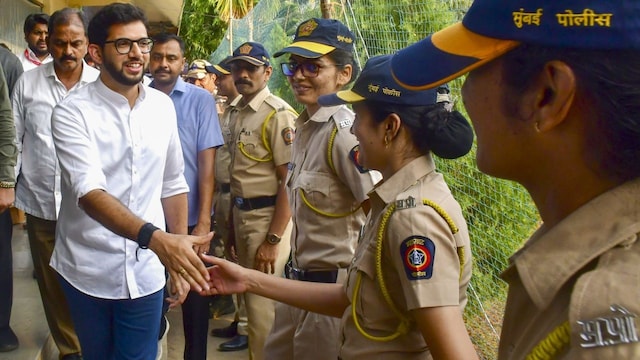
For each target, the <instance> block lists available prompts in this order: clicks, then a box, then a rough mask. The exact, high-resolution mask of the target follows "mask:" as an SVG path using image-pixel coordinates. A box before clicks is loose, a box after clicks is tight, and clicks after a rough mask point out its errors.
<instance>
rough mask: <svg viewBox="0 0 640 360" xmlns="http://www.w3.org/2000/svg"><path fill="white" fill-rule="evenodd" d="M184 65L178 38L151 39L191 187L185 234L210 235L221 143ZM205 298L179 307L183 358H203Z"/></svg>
mask: <svg viewBox="0 0 640 360" xmlns="http://www.w3.org/2000/svg"><path fill="white" fill-rule="evenodd" d="M184 65H185V58H184V42H183V41H182V39H181V38H180V37H178V36H177V35H173V34H160V35H158V36H156V37H155V38H154V46H153V49H152V51H151V59H150V63H149V70H150V72H151V75H153V82H152V83H151V87H153V88H156V89H158V90H160V91H162V92H164V93H166V94H167V95H169V97H171V100H173V104H174V106H175V108H176V113H177V116H178V133H179V135H180V142H181V143H182V153H183V156H184V165H185V168H184V176H185V178H186V180H187V183H188V184H189V194H188V196H187V199H188V206H189V214H188V217H189V223H188V225H189V233H190V234H193V235H204V234H208V233H209V232H210V231H211V215H212V202H213V189H214V158H215V151H216V148H217V147H219V146H221V145H222V144H223V143H224V140H223V138H222V132H221V131H220V123H219V121H218V113H217V111H216V103H215V101H214V99H213V98H212V97H211V94H210V93H208V92H207V91H206V90H204V89H201V88H199V87H197V86H195V85H191V84H188V83H186V82H184V81H183V80H182V78H181V77H180V75H181V74H182V71H183V70H184ZM195 250H196V252H197V253H208V252H209V246H208V245H207V246H196V247H195ZM209 300H210V299H209V298H208V297H202V296H200V295H198V294H197V293H195V292H190V293H189V295H188V296H187V299H186V300H185V302H184V303H183V304H182V318H183V326H184V335H185V349H184V358H185V359H193V360H201V359H206V355H207V333H208V330H209V329H208V327H209Z"/></svg>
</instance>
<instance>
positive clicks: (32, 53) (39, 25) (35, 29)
mask: <svg viewBox="0 0 640 360" xmlns="http://www.w3.org/2000/svg"><path fill="white" fill-rule="evenodd" d="M48 23H49V15H47V14H42V13H37V14H29V15H28V16H27V17H26V18H25V19H24V26H23V29H24V40H25V41H26V42H27V48H26V49H24V51H23V52H22V53H20V54H19V55H18V58H19V59H20V62H21V63H22V67H23V69H24V71H28V70H31V69H35V68H37V67H38V66H40V65H42V64H46V63H48V62H50V61H51V60H53V58H52V57H51V55H50V54H49V48H48V47H47V35H48Z"/></svg>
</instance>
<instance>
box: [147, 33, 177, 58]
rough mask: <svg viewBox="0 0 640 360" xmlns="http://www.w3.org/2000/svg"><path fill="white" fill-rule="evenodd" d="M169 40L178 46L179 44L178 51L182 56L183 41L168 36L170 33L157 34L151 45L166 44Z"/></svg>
mask: <svg viewBox="0 0 640 360" xmlns="http://www.w3.org/2000/svg"><path fill="white" fill-rule="evenodd" d="M171 40H175V41H177V42H178V44H180V51H181V52H182V56H184V41H183V40H182V38H181V37H180V36H178V35H175V34H170V33H160V34H157V35H155V36H154V37H153V44H154V45H159V44H166V43H168V42H169V41H171Z"/></svg>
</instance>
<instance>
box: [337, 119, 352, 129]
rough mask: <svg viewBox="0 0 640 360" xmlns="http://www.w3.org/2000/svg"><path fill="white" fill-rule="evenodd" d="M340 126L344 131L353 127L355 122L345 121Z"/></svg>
mask: <svg viewBox="0 0 640 360" xmlns="http://www.w3.org/2000/svg"><path fill="white" fill-rule="evenodd" d="M338 125H339V126H340V129H344V128H346V127H351V125H353V120H351V119H345V120H342V121H340V122H339V123H338Z"/></svg>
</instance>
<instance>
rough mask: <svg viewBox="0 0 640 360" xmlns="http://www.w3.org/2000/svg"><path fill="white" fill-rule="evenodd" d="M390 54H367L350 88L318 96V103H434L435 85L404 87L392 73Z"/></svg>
mask: <svg viewBox="0 0 640 360" xmlns="http://www.w3.org/2000/svg"><path fill="white" fill-rule="evenodd" d="M391 57H392V56H391V55H381V56H375V57H372V58H370V59H369V61H367V63H366V64H365V66H364V69H362V73H361V74H360V76H359V77H358V79H357V80H356V81H355V83H354V84H353V87H352V88H351V90H343V91H338V92H337V93H335V94H331V95H323V96H320V97H319V98H318V104H320V105H322V106H334V105H339V104H352V103H356V102H360V101H364V100H368V101H375V102H386V103H392V104H398V105H408V106H424V105H432V104H435V103H436V102H437V99H438V94H437V91H436V89H429V90H422V91H413V90H407V89H404V88H402V87H401V86H400V84H398V83H397V82H396V81H395V79H394V78H393V76H392V74H391Z"/></svg>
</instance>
